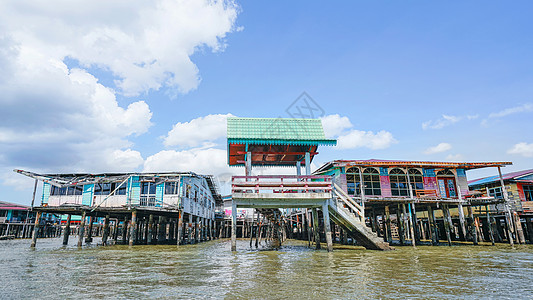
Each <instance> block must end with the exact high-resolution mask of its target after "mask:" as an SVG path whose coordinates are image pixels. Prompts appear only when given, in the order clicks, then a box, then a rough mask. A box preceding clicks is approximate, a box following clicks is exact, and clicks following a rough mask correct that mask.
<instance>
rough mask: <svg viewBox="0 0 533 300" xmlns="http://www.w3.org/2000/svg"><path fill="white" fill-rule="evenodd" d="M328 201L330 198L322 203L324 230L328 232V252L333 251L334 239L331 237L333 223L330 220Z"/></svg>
mask: <svg viewBox="0 0 533 300" xmlns="http://www.w3.org/2000/svg"><path fill="white" fill-rule="evenodd" d="M328 201H329V200H326V201H325V202H324V204H322V215H323V216H322V217H323V218H324V231H325V232H326V244H327V246H328V252H331V251H333V240H332V238H331V223H330V220H329V210H328V206H329V203H328Z"/></svg>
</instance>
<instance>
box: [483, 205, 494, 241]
mask: <svg viewBox="0 0 533 300" xmlns="http://www.w3.org/2000/svg"><path fill="white" fill-rule="evenodd" d="M485 212H486V215H487V227H488V228H487V229H488V230H489V237H490V242H491V243H492V245H493V246H494V231H493V230H492V220H491V217H490V213H489V206H488V205H485Z"/></svg>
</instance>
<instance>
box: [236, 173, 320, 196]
mask: <svg viewBox="0 0 533 300" xmlns="http://www.w3.org/2000/svg"><path fill="white" fill-rule="evenodd" d="M231 190H232V192H233V193H282V194H283V193H330V192H331V176H319V175H302V176H297V175H259V176H233V177H232V178H231Z"/></svg>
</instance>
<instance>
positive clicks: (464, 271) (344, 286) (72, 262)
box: [0, 239, 533, 299]
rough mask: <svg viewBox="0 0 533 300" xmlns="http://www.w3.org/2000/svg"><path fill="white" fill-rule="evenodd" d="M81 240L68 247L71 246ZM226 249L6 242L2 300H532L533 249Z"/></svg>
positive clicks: (221, 244)
mask: <svg viewBox="0 0 533 300" xmlns="http://www.w3.org/2000/svg"><path fill="white" fill-rule="evenodd" d="M74 242H75V241H71V243H72V244H74ZM248 243H249V242H248V241H244V240H242V241H239V243H238V245H237V246H238V249H239V251H237V252H236V253H232V252H231V251H230V242H229V241H228V240H219V241H212V242H207V243H202V244H197V245H187V246H181V247H180V248H179V249H177V248H176V247H175V246H135V247H133V248H128V246H110V247H105V248H104V247H94V246H93V247H84V248H83V249H81V250H78V249H77V248H76V247H72V246H69V247H67V248H64V247H62V246H61V239H42V240H39V241H38V244H37V249H36V250H31V249H30V248H29V241H28V240H15V241H0V278H1V283H0V298H1V299H25V298H43V299H52V298H53V299H73V298H76V299H88V298H114V299H133V298H135V299H137V298H161V299H199V298H217V299H219V298H226V299H287V298H289V299H295V298H299V299H386V298H400V299H401V298H420V299H457V298H461V299H479V298H493V299H518V298H524V299H527V298H529V299H531V298H532V297H533V246H517V247H514V248H511V247H510V246H507V245H500V246H495V247H492V246H477V247H475V246H454V247H447V246H441V247H429V246H428V247H418V249H417V250H413V249H412V248H411V247H401V248H400V247H399V248H398V250H396V251H392V252H377V251H367V250H361V249H336V250H335V251H334V252H332V253H328V252H326V251H324V250H321V251H315V250H311V249H308V248H306V247H305V244H304V243H301V242H298V241H289V242H288V243H286V244H285V246H284V247H283V248H282V249H281V250H279V251H265V250H263V251H257V250H250V249H249V246H248Z"/></svg>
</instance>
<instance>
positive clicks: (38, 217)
mask: <svg viewBox="0 0 533 300" xmlns="http://www.w3.org/2000/svg"><path fill="white" fill-rule="evenodd" d="M40 222H41V212H40V211H38V212H37V214H36V216H35V224H34V225H33V234H32V236H31V245H30V247H31V248H35V245H36V244H37V234H38V233H39V223H40Z"/></svg>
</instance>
